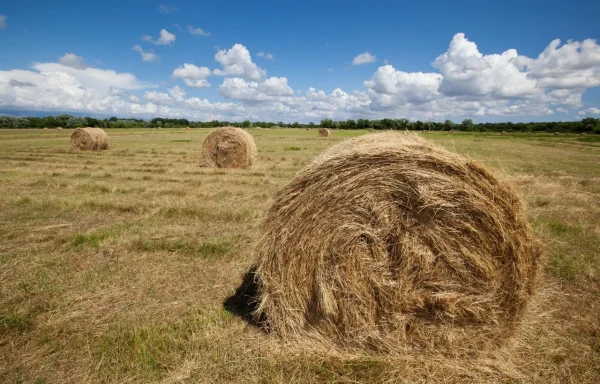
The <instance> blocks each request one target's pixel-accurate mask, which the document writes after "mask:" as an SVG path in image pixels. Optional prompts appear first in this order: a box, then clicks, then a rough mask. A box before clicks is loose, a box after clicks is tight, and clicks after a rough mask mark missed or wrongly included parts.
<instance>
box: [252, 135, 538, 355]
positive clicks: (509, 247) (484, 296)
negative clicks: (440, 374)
mask: <svg viewBox="0 0 600 384" xmlns="http://www.w3.org/2000/svg"><path fill="white" fill-rule="evenodd" d="M540 254H541V250H540V247H539V244H538V242H537V241H536V239H535V238H534V237H533V235H532V233H531V231H530V228H529V225H528V221H527V217H526V216H525V213H524V211H523V207H522V204H521V201H520V199H519V198H518V196H517V194H516V193H515V191H514V190H513V188H512V187H511V185H510V184H509V183H507V182H506V181H503V180H502V179H499V178H497V177H496V176H494V175H493V174H492V173H490V172H489V171H488V170H486V169H485V168H483V167H482V166H481V165H479V164H477V163H475V162H473V161H471V160H469V159H466V158H463V157H461V156H459V155H457V154H454V153H451V152H448V151H446V150H445V149H443V148H441V147H438V146H436V145H434V144H432V143H430V142H429V141H427V140H425V139H424V138H422V137H419V136H416V135H410V134H402V133H392V132H386V133H378V134H370V135H366V136H362V137H359V138H355V139H352V140H348V141H345V142H342V143H340V144H338V145H336V146H334V147H332V148H330V149H329V150H327V151H325V152H324V153H323V154H321V155H320V156H319V157H318V158H317V159H316V160H315V161H314V162H313V163H312V164H310V165H309V166H308V167H306V168H305V169H304V170H302V171H301V172H299V173H298V174H297V175H296V177H295V179H294V180H293V181H292V182H290V183H289V184H288V185H287V186H286V187H284V188H283V189H282V190H281V191H280V192H279V193H278V194H277V195H276V196H275V201H274V203H273V206H272V207H271V209H270V211H269V213H268V215H267V217H266V220H265V223H264V228H263V232H262V235H261V236H260V239H259V241H258V243H257V245H256V248H255V256H256V266H257V269H256V274H255V278H256V282H257V284H258V297H257V298H256V300H257V304H258V309H257V311H256V312H255V315H256V316H257V317H256V318H257V319H266V320H264V321H265V326H266V327H267V328H268V329H269V330H270V331H271V332H272V333H274V334H275V335H278V336H280V337H281V338H283V339H285V340H291V341H297V340H298V339H303V340H304V339H310V340H311V341H312V342H314V341H317V342H323V343H325V344H326V345H327V344H333V345H337V346H338V347H342V348H365V349H373V350H378V351H385V352H393V351H396V352H399V351H405V350H407V349H416V350H418V351H423V350H429V351H444V352H446V351H447V352H449V353H454V352H455V351H460V352H464V351H473V350H475V349H479V348H486V347H490V346H492V345H497V344H498V343H499V342H500V341H501V340H502V339H504V338H505V337H507V336H508V335H510V334H511V331H512V330H513V329H514V328H515V326H516V324H517V323H518V321H519V320H520V318H521V316H522V314H523V312H524V309H525V307H526V304H527V302H528V300H529V298H530V296H531V294H532V292H533V289H534V286H535V280H536V279H535V277H536V272H537V269H538V262H539V258H540Z"/></svg>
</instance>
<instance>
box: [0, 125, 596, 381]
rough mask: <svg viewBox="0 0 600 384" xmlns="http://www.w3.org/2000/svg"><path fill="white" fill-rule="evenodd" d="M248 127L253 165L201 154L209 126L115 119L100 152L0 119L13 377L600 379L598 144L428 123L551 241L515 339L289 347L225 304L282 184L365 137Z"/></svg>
mask: <svg viewBox="0 0 600 384" xmlns="http://www.w3.org/2000/svg"><path fill="white" fill-rule="evenodd" d="M250 132H251V133H252V135H253V137H254V139H255V141H256V144H257V147H258V148H259V152H258V156H257V159H256V162H255V163H254V165H253V166H252V167H251V168H249V169H244V170H241V169H208V168H201V167H200V164H201V162H202V161H201V143H202V141H203V139H204V138H205V137H206V136H207V134H208V133H209V130H201V129H193V130H191V131H187V130H174V129H164V130H162V131H161V132H157V131H155V132H151V131H148V130H107V133H108V134H109V136H110V138H111V149H110V150H108V151H104V152H101V153H97V152H75V151H72V150H70V149H69V141H68V139H69V133H70V131H69V130H63V131H53V132H50V131H49V132H42V131H41V130H37V131H33V130H19V131H11V130H8V131H0V148H1V150H0V160H2V161H0V187H1V188H2V194H1V195H0V207H1V209H0V382H7V383H13V382H14V383H21V382H23V383H25V382H36V383H52V382H72V383H85V382H107V383H108V382H110V383H113V382H165V383H170V382H173V383H174V382H206V383H212V382H232V383H233V382H257V383H279V382H297V383H313V382H330V383H354V382H372V383H391V382H407V383H409V382H483V381H485V382H503V383H504V382H505V383H512V382H528V383H529V382H532V383H564V382H577V383H595V382H598V380H599V379H600V320H598V319H600V304H599V303H598V297H599V295H600V260H599V259H598V254H600V206H599V205H598V203H597V202H598V201H600V199H599V197H600V167H598V166H597V165H598V164H599V163H600V148H599V144H598V142H597V141H594V140H592V139H590V138H589V137H581V138H580V137H577V136H575V135H572V136H570V135H561V136H558V137H553V136H552V135H541V134H540V135H521V134H506V135H500V134H461V133H452V134H450V135H448V134H442V133H430V134H428V135H427V138H428V139H431V140H433V141H435V142H437V143H439V144H441V145H443V146H445V147H446V148H448V149H450V150H452V151H455V152H458V153H461V154H464V155H467V156H469V157H471V158H473V159H475V160H477V161H480V162H482V163H484V164H485V165H487V166H490V167H494V168H496V169H497V170H498V171H499V172H501V173H502V174H503V175H504V176H505V177H507V178H509V179H510V180H512V181H513V182H514V183H515V185H516V187H517V190H518V192H519V194H520V195H521V196H522V197H523V199H524V201H525V202H526V205H527V211H528V217H529V221H530V224H531V225H532V228H533V230H534V232H535V233H536V235H537V236H538V237H539V238H540V240H541V241H542V242H543V243H544V244H545V250H546V259H547V260H546V263H545V267H544V269H543V270H542V272H541V279H540V280H541V281H540V288H539V289H538V293H537V294H536V296H535V299H534V300H533V302H532V303H531V304H530V310H529V311H528V312H527V314H526V318H525V320H524V321H523V323H522V326H521V327H520V328H519V329H518V330H517V331H516V335H515V337H513V338H511V339H510V340H509V342H507V343H506V344H505V345H504V346H503V347H502V348H500V349H498V350H495V351H492V352H490V353H486V354H483V355H481V356H479V357H477V358H476V359H473V360H472V361H468V360H467V361H465V360H460V361H455V360H451V359H444V358H439V359H435V358H419V357H418V356H408V355H407V356H395V357H390V356H386V355H382V354H371V353H368V352H364V353H358V352H356V353H349V352H340V351H335V350H327V351H325V350H322V349H319V348H320V347H319V346H318V345H315V346H303V347H302V348H298V347H297V346H296V347H294V346H290V345H282V344H281V343H280V342H279V341H278V340H276V339H274V338H271V337H269V336H268V335H265V334H264V333H263V332H262V331H261V330H259V329H257V328H255V327H252V326H249V325H248V324H247V323H245V322H244V321H243V320H242V319H240V318H238V317H236V316H234V315H232V314H231V313H229V312H227V311H226V310H224V309H223V300H224V299H225V298H226V297H228V296H229V295H231V294H232V293H233V292H234V291H235V289H236V288H237V286H238V285H239V283H240V281H241V278H242V276H243V274H244V273H245V272H246V271H247V269H248V267H249V266H250V265H251V263H252V254H251V253H252V246H253V243H254V241H255V239H256V236H257V234H258V230H259V226H260V225H261V222H262V220H263V219H264V217H265V215H266V212H267V210H268V209H269V207H270V205H271V203H272V198H273V196H274V195H275V193H276V192H277V191H278V190H279V189H281V188H282V187H283V186H284V185H286V184H287V183H288V182H289V181H290V180H291V179H292V178H293V177H294V175H295V173H296V172H297V171H298V170H299V169H301V168H303V167H304V166H305V165H307V164H308V163H310V161H311V160H312V159H313V158H314V157H315V156H316V155H318V154H319V153H320V152H322V151H323V150H324V149H325V148H327V147H329V146H331V145H333V144H335V143H337V142H339V141H341V140H343V139H345V138H347V137H351V136H356V135H360V134H364V133H366V131H356V132H350V131H347V132H343V131H342V132H340V131H336V132H334V134H333V135H332V136H331V137H330V138H329V139H328V140H322V139H320V138H319V137H317V136H316V135H314V131H305V130H278V129H273V130H250ZM291 147H297V148H301V150H295V149H294V150H290V149H289V148H291Z"/></svg>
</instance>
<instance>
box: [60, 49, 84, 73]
mask: <svg viewBox="0 0 600 384" xmlns="http://www.w3.org/2000/svg"><path fill="white" fill-rule="evenodd" d="M58 62H59V63H61V64H62V65H64V66H67V67H72V68H77V69H84V68H85V67H86V65H85V64H84V63H83V57H81V56H77V55H76V54H74V53H65V54H64V55H63V56H61V57H60V58H59V59H58Z"/></svg>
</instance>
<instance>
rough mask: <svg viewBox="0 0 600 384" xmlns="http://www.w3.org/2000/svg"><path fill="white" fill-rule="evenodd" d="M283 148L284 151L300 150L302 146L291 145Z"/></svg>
mask: <svg viewBox="0 0 600 384" xmlns="http://www.w3.org/2000/svg"><path fill="white" fill-rule="evenodd" d="M284 150H285V151H301V150H302V148H300V147H294V146H291V147H285V148H284Z"/></svg>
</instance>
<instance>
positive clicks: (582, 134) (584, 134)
mask: <svg viewBox="0 0 600 384" xmlns="http://www.w3.org/2000/svg"><path fill="white" fill-rule="evenodd" d="M579 136H587V133H585V132H582V133H580V134H579Z"/></svg>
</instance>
